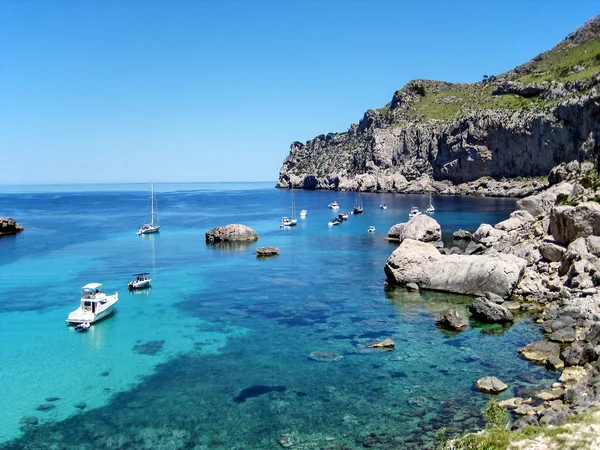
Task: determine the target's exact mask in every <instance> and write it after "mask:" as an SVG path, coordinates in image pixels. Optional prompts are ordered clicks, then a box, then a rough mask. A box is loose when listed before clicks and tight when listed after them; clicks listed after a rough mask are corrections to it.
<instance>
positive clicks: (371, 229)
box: [368, 225, 375, 233]
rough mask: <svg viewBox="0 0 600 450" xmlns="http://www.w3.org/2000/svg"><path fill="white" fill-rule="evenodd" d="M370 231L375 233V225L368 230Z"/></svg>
mask: <svg viewBox="0 0 600 450" xmlns="http://www.w3.org/2000/svg"><path fill="white" fill-rule="evenodd" d="M368 231H369V233H375V227H374V226H373V225H371V226H370V227H369V230H368Z"/></svg>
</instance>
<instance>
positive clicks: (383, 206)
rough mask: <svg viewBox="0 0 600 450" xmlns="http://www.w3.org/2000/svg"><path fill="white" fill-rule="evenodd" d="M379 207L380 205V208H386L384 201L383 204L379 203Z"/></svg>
mask: <svg viewBox="0 0 600 450" xmlns="http://www.w3.org/2000/svg"><path fill="white" fill-rule="evenodd" d="M379 207H380V208H381V209H387V205H386V204H385V203H384V204H382V205H379Z"/></svg>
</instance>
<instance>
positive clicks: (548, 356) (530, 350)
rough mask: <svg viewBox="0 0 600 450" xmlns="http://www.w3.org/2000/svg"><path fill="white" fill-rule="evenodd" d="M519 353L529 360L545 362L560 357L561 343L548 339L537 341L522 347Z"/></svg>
mask: <svg viewBox="0 0 600 450" xmlns="http://www.w3.org/2000/svg"><path fill="white" fill-rule="evenodd" d="M519 354H520V355H521V356H522V357H523V358H525V359H526V360H528V361H531V362H534V363H537V364H545V363H546V362H548V361H549V360H552V359H557V358H560V345H559V344H557V343H556V342H550V341H546V340H540V341H535V342H532V343H531V344H528V345H526V346H525V347H521V348H520V349H519Z"/></svg>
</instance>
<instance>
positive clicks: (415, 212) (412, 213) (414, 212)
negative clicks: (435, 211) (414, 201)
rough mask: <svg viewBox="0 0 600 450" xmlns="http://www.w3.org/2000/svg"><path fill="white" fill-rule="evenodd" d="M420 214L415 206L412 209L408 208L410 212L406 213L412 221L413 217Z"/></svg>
mask: <svg viewBox="0 0 600 450" xmlns="http://www.w3.org/2000/svg"><path fill="white" fill-rule="evenodd" d="M420 214H422V213H421V211H419V208H417V207H416V206H413V207H412V208H410V212H409V213H408V218H409V219H412V218H413V217H415V216H418V215H420Z"/></svg>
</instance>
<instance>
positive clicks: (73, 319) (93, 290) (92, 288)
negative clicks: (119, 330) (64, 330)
mask: <svg viewBox="0 0 600 450" xmlns="http://www.w3.org/2000/svg"><path fill="white" fill-rule="evenodd" d="M81 290H82V293H81V303H80V305H79V308H77V309H76V310H75V311H73V312H71V313H70V314H69V317H68V318H67V322H68V323H74V324H78V323H86V322H87V323H88V324H92V323H94V322H98V321H99V320H100V319H104V318H105V317H106V316H108V315H109V314H111V313H112V312H113V308H114V306H115V303H117V302H118V301H119V294H118V293H117V292H115V293H114V294H113V295H106V293H105V292H103V291H102V284H100V283H89V284H86V285H85V286H83V287H82V288H81Z"/></svg>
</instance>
